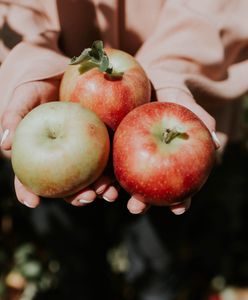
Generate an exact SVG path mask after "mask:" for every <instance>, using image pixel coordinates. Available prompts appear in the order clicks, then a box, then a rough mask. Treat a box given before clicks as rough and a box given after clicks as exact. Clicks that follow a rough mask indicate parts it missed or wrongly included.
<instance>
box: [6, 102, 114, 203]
mask: <svg viewBox="0 0 248 300" xmlns="http://www.w3.org/2000/svg"><path fill="white" fill-rule="evenodd" d="M109 148H110V142H109V135H108V130H107V128H106V126H105V125H104V123H103V122H102V121H101V120H100V118H99V117H98V116H97V115H96V114H95V113H94V112H92V111H90V110H89V109H87V108H83V107H81V105H80V104H76V103H70V102H59V101H55V102H49V103H45V104H41V105H39V106H38V107H36V108H34V109H33V110H32V111H31V112H29V113H28V114H27V115H26V116H25V117H24V118H23V119H22V121H21V122H20V123H19V125H18V127H17V129H16V131H15V134H14V138H13V145H12V157H11V160H12V166H13V170H14V173H15V174H16V176H17V178H18V179H19V180H20V181H21V183H22V184H23V185H24V186H26V187H27V188H28V189H29V190H31V191H32V192H34V193H35V194H37V195H39V196H43V197H47V198H60V197H66V196H69V195H71V194H74V193H76V192H77V191H79V190H80V189H82V188H84V187H86V186H88V185H89V184H91V183H92V182H94V181H95V180H96V179H97V178H98V177H99V176H100V175H101V173H102V172H103V170H104V168H105V166H106V164H107V161H108V157H109Z"/></svg>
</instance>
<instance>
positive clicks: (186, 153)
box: [113, 102, 215, 205]
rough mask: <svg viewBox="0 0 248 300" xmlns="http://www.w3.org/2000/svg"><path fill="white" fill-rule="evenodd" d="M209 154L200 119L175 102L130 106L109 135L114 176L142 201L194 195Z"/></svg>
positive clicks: (168, 202)
mask: <svg viewBox="0 0 248 300" xmlns="http://www.w3.org/2000/svg"><path fill="white" fill-rule="evenodd" d="M214 157H215V146H214V143H213V141H212V137H211V135H210V132H209V130H208V129H207V128H206V126H205V125H204V123H203V122H202V121H201V120H200V119H199V118H198V117H197V116H196V115H195V114H194V113H192V112H191V111H190V110H188V109H187V108H185V107H183V106H181V105H178V104H174V103H160V102H151V103H148V104H144V105H142V106H140V107H137V108H135V109H134V110H133V111H131V112H130V113H129V114H128V115H127V116H126V117H125V118H124V119H123V120H122V122H121V123H120V125H119V127H118V128H117V130H116V132H115V134H114V141H113V165H114V172H115V175H116V178H117V180H118V181H119V183H120V184H121V186H122V187H123V188H124V189H125V190H126V191H127V192H129V193H130V194H134V195H136V196H137V197H139V199H140V200H142V201H143V202H145V203H150V204H154V205H171V204H176V203H179V202H180V201H182V200H184V199H186V198H187V197H190V196H192V195H194V194H195V193H196V192H197V191H199V189H200V188H201V187H202V185H203V184H204V183H205V181H206V180H207V178H208V176H209V174H210V171H211V168H212V166H213V163H214Z"/></svg>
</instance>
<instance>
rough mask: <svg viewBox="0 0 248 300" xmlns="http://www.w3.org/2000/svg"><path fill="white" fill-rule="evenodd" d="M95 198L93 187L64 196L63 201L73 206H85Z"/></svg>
mask: <svg viewBox="0 0 248 300" xmlns="http://www.w3.org/2000/svg"><path fill="white" fill-rule="evenodd" d="M95 199H96V192H95V191H94V190H93V189H90V188H86V189H84V190H82V191H80V192H78V193H77V194H75V195H73V196H70V197H66V198H65V201H66V202H68V203H70V204H72V205H73V206H85V205H87V204H90V203H92V202H93V201H94V200H95Z"/></svg>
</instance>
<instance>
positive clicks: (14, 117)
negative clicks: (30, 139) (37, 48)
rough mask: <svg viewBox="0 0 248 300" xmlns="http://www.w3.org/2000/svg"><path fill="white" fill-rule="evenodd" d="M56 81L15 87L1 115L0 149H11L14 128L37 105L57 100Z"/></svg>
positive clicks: (57, 82)
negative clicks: (0, 134)
mask: <svg viewBox="0 0 248 300" xmlns="http://www.w3.org/2000/svg"><path fill="white" fill-rule="evenodd" d="M58 84H59V81H58V80H47V81H40V82H39V81H36V82H28V83H25V84H23V85H20V86H19V87H17V88H16V89H15V91H14V93H13V96H12V99H11V101H10V102H9V104H8V106H7V107H6V109H5V112H4V113H3V114H2V118H1V127H2V137H1V149H2V150H4V151H8V150H10V149H11V145H12V140H13V135H14V132H15V130H16V127H17V126H18V124H19V123H20V121H21V120H22V119H23V118H24V116H25V115H26V114H27V113H28V112H29V111H31V110H32V109H33V108H34V107H36V106H38V105H39V104H41V103H43V102H47V101H49V100H50V101H51V100H56V99H57V98H58V95H57V94H58Z"/></svg>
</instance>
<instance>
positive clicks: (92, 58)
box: [70, 40, 123, 78]
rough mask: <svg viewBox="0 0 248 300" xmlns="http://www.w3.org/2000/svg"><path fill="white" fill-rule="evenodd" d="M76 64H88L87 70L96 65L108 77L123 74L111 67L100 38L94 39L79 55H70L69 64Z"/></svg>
mask: <svg viewBox="0 0 248 300" xmlns="http://www.w3.org/2000/svg"><path fill="white" fill-rule="evenodd" d="M89 63H90V64H89ZM78 64H80V66H82V65H84V64H87V65H90V68H87V70H89V69H92V68H95V67H97V68H98V69H99V70H100V71H101V72H103V73H107V74H108V75H109V76H110V77H114V78H117V77H118V78H119V77H122V75H123V72H117V71H115V70H114V69H113V66H112V65H111V63H110V61H109V58H108V56H107V54H106V52H105V51H104V46H103V42H102V41H100V40H98V41H94V42H93V44H92V46H91V48H86V49H84V51H83V52H82V53H81V54H80V55H79V56H74V57H72V59H71V61H70V65H78ZM80 69H82V68H80ZM80 69H79V70H80Z"/></svg>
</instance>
